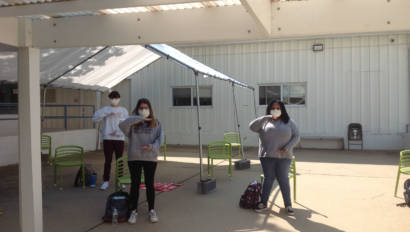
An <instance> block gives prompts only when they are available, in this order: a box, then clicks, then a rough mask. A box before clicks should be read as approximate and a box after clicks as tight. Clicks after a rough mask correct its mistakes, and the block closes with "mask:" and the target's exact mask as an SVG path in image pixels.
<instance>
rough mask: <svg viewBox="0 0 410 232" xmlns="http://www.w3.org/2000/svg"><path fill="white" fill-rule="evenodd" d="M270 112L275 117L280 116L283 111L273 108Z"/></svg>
mask: <svg viewBox="0 0 410 232" xmlns="http://www.w3.org/2000/svg"><path fill="white" fill-rule="evenodd" d="M270 114H271V115H272V116H273V117H274V118H279V117H280V115H281V114H282V111H280V110H271V111H270Z"/></svg>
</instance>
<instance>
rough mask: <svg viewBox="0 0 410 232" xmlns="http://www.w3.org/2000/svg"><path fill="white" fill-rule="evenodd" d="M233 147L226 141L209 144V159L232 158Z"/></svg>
mask: <svg viewBox="0 0 410 232" xmlns="http://www.w3.org/2000/svg"><path fill="white" fill-rule="evenodd" d="M230 152H231V145H230V144H229V143H227V142H226V141H215V142H211V143H209V144H208V157H211V158H214V159H224V158H228V157H229V156H230Z"/></svg>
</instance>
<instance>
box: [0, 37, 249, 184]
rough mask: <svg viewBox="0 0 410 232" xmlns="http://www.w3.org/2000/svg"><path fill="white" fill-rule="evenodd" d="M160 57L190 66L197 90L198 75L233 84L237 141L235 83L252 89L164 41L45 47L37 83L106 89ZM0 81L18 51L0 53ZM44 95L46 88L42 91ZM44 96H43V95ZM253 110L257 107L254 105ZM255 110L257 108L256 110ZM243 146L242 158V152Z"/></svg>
mask: <svg viewBox="0 0 410 232" xmlns="http://www.w3.org/2000/svg"><path fill="white" fill-rule="evenodd" d="M160 56H162V57H165V58H166V59H170V60H172V61H174V62H176V63H178V64H180V65H182V66H184V67H187V68H189V69H191V70H192V71H193V73H194V75H195V79H196V91H197V92H199V85H198V76H199V74H202V76H203V77H212V78H215V79H218V80H222V81H228V82H230V83H232V94H233V104H234V110H235V112H234V116H235V121H236V123H237V130H238V133H239V137H240V140H241V141H242V138H241V135H240V124H239V119H238V112H237V106H236V96H235V86H236V85H238V86H241V87H244V88H248V89H250V90H252V91H253V93H254V88H253V87H252V86H250V85H248V84H247V83H244V82H241V81H238V80H236V79H234V78H232V77H229V76H227V75H225V74H223V73H221V72H218V71H216V70H215V69H213V68H211V67H209V66H207V65H205V64H203V63H201V62H199V61H197V60H195V59H193V58H191V57H189V56H187V55H185V54H184V53H182V52H180V51H179V50H177V49H175V48H173V47H171V46H168V45H166V44H151V45H145V48H144V47H143V46H139V45H135V46H113V47H93V48H71V49H70V48H69V49H46V50H42V52H41V60H40V65H41V66H40V83H41V84H42V85H43V86H45V87H48V86H53V87H62V88H76V89H88V90H97V91H106V90H109V89H110V88H112V87H114V86H115V85H117V84H119V83H120V82H121V81H123V80H124V79H126V78H128V77H129V76H131V75H132V74H133V73H135V72H138V71H139V70H141V69H142V68H144V67H145V66H147V65H149V64H151V63H152V62H154V61H155V60H157V59H159V58H160ZM0 70H1V72H0V80H8V81H13V80H16V76H17V54H16V53H10V52H7V53H3V54H1V53H0ZM44 94H46V91H44ZM196 97H197V102H198V103H199V104H197V118H198V141H199V156H200V179H201V181H202V180H203V178H202V173H203V170H202V142H201V126H200V120H199V118H200V112H199V107H200V101H199V97H200V96H199V94H197V95H196ZM44 99H45V97H44ZM255 109H256V108H255ZM255 113H256V111H255ZM241 148H242V152H241V153H242V159H243V160H245V159H246V158H245V153H244V151H243V146H241Z"/></svg>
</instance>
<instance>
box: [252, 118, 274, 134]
mask: <svg viewBox="0 0 410 232" xmlns="http://www.w3.org/2000/svg"><path fill="white" fill-rule="evenodd" d="M271 118H272V116H271V115H265V116H262V117H259V118H256V119H254V120H253V121H252V122H251V123H249V129H250V130H251V131H253V132H256V133H258V132H259V131H260V130H261V129H262V127H263V125H264V123H265V122H266V121H267V120H269V119H271Z"/></svg>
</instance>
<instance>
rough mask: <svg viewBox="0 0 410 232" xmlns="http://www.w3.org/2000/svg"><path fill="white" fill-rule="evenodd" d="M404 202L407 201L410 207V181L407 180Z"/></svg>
mask: <svg viewBox="0 0 410 232" xmlns="http://www.w3.org/2000/svg"><path fill="white" fill-rule="evenodd" d="M403 194H404V200H405V201H406V204H407V205H408V206H410V179H407V180H406V181H405V182H404V193H403Z"/></svg>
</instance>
